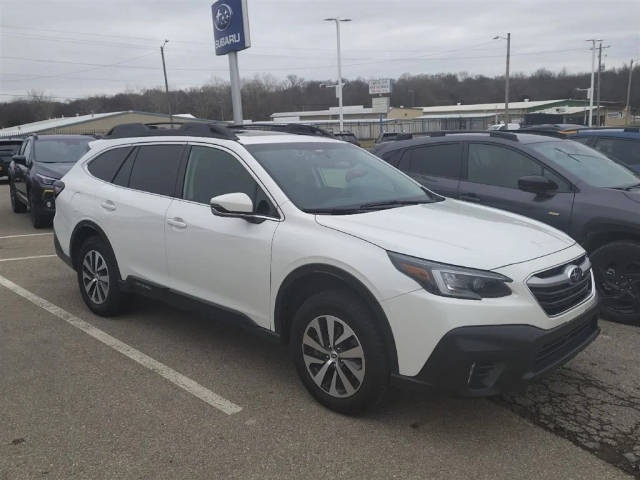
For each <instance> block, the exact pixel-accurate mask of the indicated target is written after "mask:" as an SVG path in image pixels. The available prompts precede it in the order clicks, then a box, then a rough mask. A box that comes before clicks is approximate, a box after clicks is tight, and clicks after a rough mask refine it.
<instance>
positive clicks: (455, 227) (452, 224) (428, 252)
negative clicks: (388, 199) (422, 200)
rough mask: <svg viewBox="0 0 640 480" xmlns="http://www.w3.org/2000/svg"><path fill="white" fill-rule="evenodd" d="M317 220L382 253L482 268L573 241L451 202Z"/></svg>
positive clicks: (537, 224) (525, 258) (509, 216)
mask: <svg viewBox="0 0 640 480" xmlns="http://www.w3.org/2000/svg"><path fill="white" fill-rule="evenodd" d="M316 220H317V222H318V223H319V224H320V225H323V226H325V227H329V228H333V229H335V230H339V231H341V232H344V233H348V234H350V235H353V236H355V237H358V238H361V239H363V240H366V241H368V242H371V243H373V244H375V245H377V246H379V247H381V248H384V249H386V250H391V251H394V252H398V253H403V254H405V255H411V256H414V257H419V258H425V259H427V260H433V261H435V262H442V263H449V264H452V265H459V266H464V267H471V268H479V269H483V270H492V269H496V268H499V267H502V266H505V265H511V264H514V263H520V262H525V261H528V260H532V259H534V258H538V257H543V256H545V255H549V254H551V253H554V252H557V251H559V250H564V249H565V248H568V247H569V246H571V245H573V244H574V243H575V241H574V240H572V239H571V238H570V237H568V236H567V235H565V234H564V233H562V232H560V231H559V230H556V229H555V228H553V227H550V226H547V225H545V224H543V223H540V222H537V221H535V220H530V219H528V218H525V217H522V216H520V215H515V214H512V213H509V212H503V211H501V210H496V209H493V208H487V207H482V206H477V205H471V204H468V203H465V202H460V201H457V200H450V199H447V200H445V201H443V202H436V203H427V204H421V205H411V206H406V207H400V208H390V209H386V210H378V211H373V212H367V213H362V214H355V215H317V216H316Z"/></svg>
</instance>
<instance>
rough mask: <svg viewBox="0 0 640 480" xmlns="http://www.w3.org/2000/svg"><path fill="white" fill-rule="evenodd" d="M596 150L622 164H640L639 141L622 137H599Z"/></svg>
mask: <svg viewBox="0 0 640 480" xmlns="http://www.w3.org/2000/svg"><path fill="white" fill-rule="evenodd" d="M595 148H596V150H598V151H600V152H601V153H604V154H605V155H606V156H607V157H609V158H610V159H611V160H615V161H616V162H618V163H622V164H623V165H639V164H640V141H638V140H625V139H622V138H600V139H598V143H596V146H595Z"/></svg>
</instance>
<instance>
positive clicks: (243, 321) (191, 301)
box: [120, 276, 280, 342]
mask: <svg viewBox="0 0 640 480" xmlns="http://www.w3.org/2000/svg"><path fill="white" fill-rule="evenodd" d="M120 287H121V288H122V289H123V290H124V291H125V292H129V293H134V294H136V295H141V296H143V297H147V298H151V299H153V300H158V301H161V302H164V303H167V304H169V305H171V306H173V307H176V308H178V309H180V310H187V311H191V312H197V313H200V314H202V315H204V316H208V317H213V318H215V319H216V320H222V321H224V322H226V323H228V324H230V325H235V326H238V327H240V328H242V329H244V330H247V331H249V332H251V333H255V334H258V335H260V336H263V337H266V338H269V339H271V340H274V341H277V342H279V339H280V335H279V334H277V333H275V332H273V331H271V330H269V329H267V328H264V327H261V326H260V325H258V324H257V323H255V322H254V321H253V320H251V319H250V318H249V317H248V316H246V315H245V314H244V313H241V312H238V311H235V310H231V309H229V308H226V307H223V306H221V305H217V304H215V303H211V302H207V301H204V300H201V299H199V298H196V297H193V296H191V295H187V294H184V293H181V292H176V291H175V290H171V289H170V288H168V287H165V286H163V285H159V284H156V283H153V282H150V281H148V280H143V279H141V278H138V277H133V276H129V277H127V279H126V280H124V281H121V282H120Z"/></svg>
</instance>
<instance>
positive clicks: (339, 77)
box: [324, 17, 351, 132]
mask: <svg viewBox="0 0 640 480" xmlns="http://www.w3.org/2000/svg"><path fill="white" fill-rule="evenodd" d="M324 20H325V21H326V22H335V23H336V40H337V41H336V44H337V47H338V115H339V118H340V131H341V132H343V131H344V114H343V104H342V56H341V53H340V22H350V21H351V19H350V18H340V17H335V18H325V19H324Z"/></svg>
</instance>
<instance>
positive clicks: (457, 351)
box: [394, 307, 600, 396]
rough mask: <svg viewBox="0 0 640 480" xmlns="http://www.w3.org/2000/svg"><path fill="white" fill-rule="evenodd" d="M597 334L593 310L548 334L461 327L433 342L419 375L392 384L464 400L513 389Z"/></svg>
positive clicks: (523, 328)
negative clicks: (406, 384)
mask: <svg viewBox="0 0 640 480" xmlns="http://www.w3.org/2000/svg"><path fill="white" fill-rule="evenodd" d="M599 333H600V328H599V327H598V308H597V307H592V308H590V309H589V310H587V311H585V312H584V313H582V314H581V315H579V316H578V317H576V318H575V319H574V320H572V321H570V322H567V323H565V324H562V325H560V326H558V327H556V328H553V329H550V330H543V329H540V328H537V327H533V326H530V325H491V326H470V327H460V328H456V329H453V330H451V331H450V332H448V333H447V334H446V335H445V336H444V337H443V338H442V339H441V340H440V342H438V344H437V346H436V348H435V349H434V351H433V353H432V354H431V356H430V357H429V360H428V361H427V362H426V364H425V365H424V367H422V369H421V370H420V372H419V373H418V375H416V376H414V377H409V376H402V375H395V376H394V380H395V381H396V382H398V381H400V382H401V383H407V382H408V383H410V384H414V385H420V386H428V387H433V388H437V389H439V390H444V391H448V392H451V393H455V394H459V395H464V396H488V395H495V394H498V393H501V392H505V391H509V390H514V389H517V388H518V387H519V386H522V385H524V384H526V383H527V382H529V381H531V380H535V379H536V378H538V377H540V376H542V375H544V374H545V373H548V372H549V371H551V370H553V369H554V368H557V367H559V366H561V365H563V364H564V363H566V362H568V361H569V360H570V359H571V358H573V357H574V356H575V355H577V354H578V353H579V352H580V351H581V350H582V349H584V348H585V347H586V346H587V345H589V344H590V343H591V342H592V341H593V340H594V339H595V338H596V337H597V336H598V334H599Z"/></svg>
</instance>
